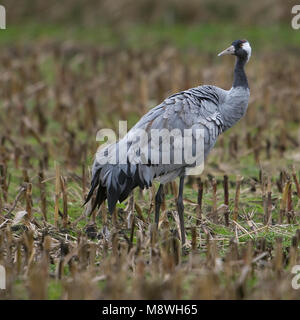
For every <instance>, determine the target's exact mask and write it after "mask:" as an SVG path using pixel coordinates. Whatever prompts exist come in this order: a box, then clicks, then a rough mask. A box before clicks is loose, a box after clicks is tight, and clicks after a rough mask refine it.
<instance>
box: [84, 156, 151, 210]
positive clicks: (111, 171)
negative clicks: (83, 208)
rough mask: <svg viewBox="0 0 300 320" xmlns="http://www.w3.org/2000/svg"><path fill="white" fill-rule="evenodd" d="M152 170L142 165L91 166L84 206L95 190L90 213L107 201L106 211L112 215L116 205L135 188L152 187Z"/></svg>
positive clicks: (96, 164)
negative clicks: (89, 181) (90, 180)
mask: <svg viewBox="0 0 300 320" xmlns="http://www.w3.org/2000/svg"><path fill="white" fill-rule="evenodd" d="M152 180H153V170H151V167H150V166H148V165H144V164H130V163H127V164H105V165H102V166H100V165H98V163H97V162H95V163H94V166H93V175H92V182H91V189H90V191H89V193H88V195H87V198H86V201H85V203H84V204H86V203H87V202H88V201H89V200H90V199H91V198H92V196H93V194H94V192H95V190H96V189H97V188H98V189H97V193H96V198H95V201H94V203H93V208H92V211H94V209H95V208H96V207H98V208H99V207H100V205H101V204H102V203H103V201H105V200H106V199H107V202H108V210H109V212H110V213H113V211H114V209H115V207H116V203H117V202H118V201H120V202H122V201H124V200H125V199H126V198H127V197H128V196H129V194H130V192H131V191H132V190H133V189H134V188H135V187H137V186H140V187H141V188H142V189H144V188H149V187H151V185H152Z"/></svg>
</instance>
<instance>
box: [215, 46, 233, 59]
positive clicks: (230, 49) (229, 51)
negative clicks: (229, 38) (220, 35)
mask: <svg viewBox="0 0 300 320" xmlns="http://www.w3.org/2000/svg"><path fill="white" fill-rule="evenodd" d="M234 50H235V48H234V46H230V47H228V48H227V49H225V50H224V51H222V52H220V53H219V54H218V57H220V56H224V55H225V54H234Z"/></svg>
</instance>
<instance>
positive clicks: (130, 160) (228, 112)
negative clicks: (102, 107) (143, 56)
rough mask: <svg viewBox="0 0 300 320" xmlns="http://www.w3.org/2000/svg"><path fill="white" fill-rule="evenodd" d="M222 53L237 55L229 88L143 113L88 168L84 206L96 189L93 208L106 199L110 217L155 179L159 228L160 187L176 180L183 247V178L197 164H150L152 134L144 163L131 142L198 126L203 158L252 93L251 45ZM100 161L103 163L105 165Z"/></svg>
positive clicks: (192, 94) (179, 96)
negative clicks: (248, 72) (140, 135)
mask: <svg viewBox="0 0 300 320" xmlns="http://www.w3.org/2000/svg"><path fill="white" fill-rule="evenodd" d="M226 54H229V55H235V56H236V63H235V68H234V80H233V85H232V88H231V89H230V90H223V89H221V88H218V87H216V86H212V85H203V86H198V87H195V88H191V89H188V90H184V91H182V92H179V93H176V94H173V95H172V96H170V97H168V98H167V99H165V100H164V101H163V102H162V103H161V104H159V105H158V106H156V107H154V108H153V109H151V110H150V111H149V112H148V113H147V114H146V115H144V116H143V117H142V118H141V119H140V120H139V121H138V123H137V124H136V125H135V126H134V127H133V128H132V129H131V130H130V131H129V132H128V133H127V135H126V136H125V137H124V138H122V139H121V140H119V141H118V142H117V143H115V144H111V145H109V146H107V147H105V148H102V149H100V150H99V151H98V152H97V154H96V157H95V160H94V164H93V168H92V182H91V189H90V192H89V194H88V196H87V199H86V202H85V203H87V202H88V201H89V200H90V199H91V198H92V195H93V193H94V192H95V190H96V189H97V192H96V197H95V201H94V203H93V209H92V210H94V209H95V208H96V207H97V206H98V207H99V206H100V205H101V204H102V203H103V201H105V200H106V199H107V200H108V209H109V212H110V213H112V212H113V211H114V209H115V206H116V203H117V202H118V201H119V202H122V201H124V200H125V199H126V198H127V197H128V196H129V194H130V192H131V191H132V190H133V189H134V188H135V187H137V186H139V187H141V188H149V187H150V186H151V185H152V183H153V180H154V179H157V180H159V181H160V186H159V188H158V191H157V194H156V197H155V223H156V225H157V226H158V221H159V211H160V206H161V203H162V197H163V185H164V184H165V183H167V182H169V181H172V180H174V179H175V178H177V177H180V184H179V191H178V198H177V210H178V215H179V220H180V228H181V230H180V231H181V240H182V244H184V243H185V230H184V217H183V212H184V206H183V187H184V178H185V175H186V172H187V170H188V169H189V168H190V167H193V166H195V165H196V163H195V162H193V163H192V164H191V163H188V162H187V161H182V163H180V164H178V163H175V162H174V159H173V158H172V156H171V158H170V159H173V162H172V161H171V162H170V163H169V164H165V163H162V162H158V163H153V162H152V158H151V156H150V154H151V148H150V147H149V145H150V144H149V142H151V141H150V140H151V139H152V138H151V135H150V137H149V138H148V145H147V146H146V148H147V150H148V151H149V152H148V153H146V154H147V156H146V159H142V154H143V151H142V152H141V151H140V150H139V153H138V152H137V150H136V145H137V140H136V139H135V138H136V136H137V133H138V132H139V130H144V131H145V132H150V131H151V130H153V129H160V130H161V129H167V130H169V131H172V130H173V129H179V130H180V131H181V132H183V131H184V130H185V129H189V128H192V129H197V128H199V129H202V132H204V137H203V138H204V140H203V144H204V145H203V146H204V148H203V152H204V154H203V158H204V159H206V157H207V156H208V154H209V152H210V150H211V149H212V148H213V146H214V145H215V143H216V140H217V138H218V136H219V135H220V134H221V133H222V132H224V131H226V130H228V129H229V128H231V127H232V126H233V125H234V124H235V123H236V122H237V121H239V120H240V119H241V118H242V117H243V116H244V114H245V113H246V110H247V107H248V101H249V96H250V91H249V87H248V81H247V77H246V74H245V71H244V66H245V64H246V63H247V62H248V61H249V59H250V56H251V47H250V44H249V42H248V41H247V40H235V41H234V42H233V43H232V45H231V46H230V47H229V48H227V49H226V50H224V51H222V52H221V53H219V55H218V56H222V55H226ZM192 138H193V139H194V140H196V136H194V135H193V137H192ZM162 144H163V143H162V142H161V141H160V143H159V145H158V146H157V149H156V150H155V151H156V152H158V153H159V154H160V153H161V152H162V149H161V146H162ZM175 148H176V147H175V144H174V141H173V142H172V141H170V149H171V150H173V151H174V150H175ZM183 148H184V146H183ZM116 150H118V151H125V152H126V153H125V154H126V156H125V158H126V162H125V163H120V162H118V159H117V162H115V163H113V162H112V161H107V159H110V158H112V157H113V155H114V154H115V152H116ZM193 150H194V149H193ZM152 152H153V149H152ZM141 153H142V154H141ZM104 158H105V159H106V161H103V159H104ZM160 159H161V158H160Z"/></svg>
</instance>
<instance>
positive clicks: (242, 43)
mask: <svg viewBox="0 0 300 320" xmlns="http://www.w3.org/2000/svg"><path fill="white" fill-rule="evenodd" d="M225 54H232V55H234V56H237V57H239V58H240V59H243V60H246V62H248V61H249V59H250V57H251V47H250V43H249V42H248V41H247V40H235V41H233V42H232V44H231V46H230V47H228V48H227V49H225V50H224V51H222V52H220V53H219V54H218V56H224V55H225Z"/></svg>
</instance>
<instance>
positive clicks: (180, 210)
mask: <svg viewBox="0 0 300 320" xmlns="http://www.w3.org/2000/svg"><path fill="white" fill-rule="evenodd" d="M183 187H184V175H183V176H181V177H180V182H179V191H178V198H177V210H178V215H179V221H180V232H181V242H182V245H184V244H185V231H184V218H183V211H184V205H183Z"/></svg>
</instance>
